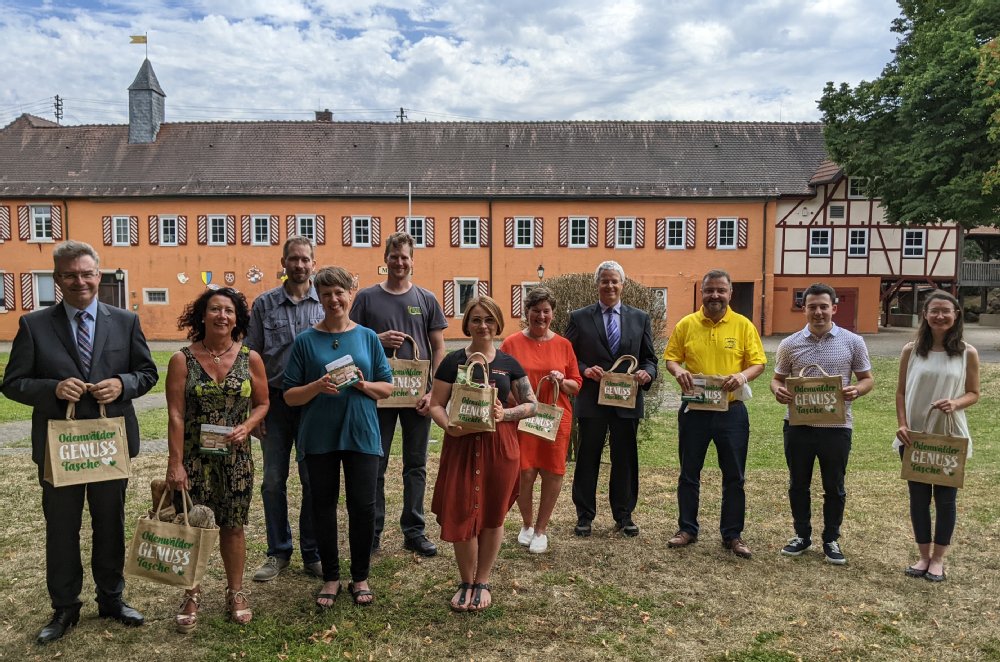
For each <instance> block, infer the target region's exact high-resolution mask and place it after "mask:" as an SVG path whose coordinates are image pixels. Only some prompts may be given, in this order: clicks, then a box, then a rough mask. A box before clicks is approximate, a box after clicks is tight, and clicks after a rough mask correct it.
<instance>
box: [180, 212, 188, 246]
mask: <svg viewBox="0 0 1000 662" xmlns="http://www.w3.org/2000/svg"><path fill="white" fill-rule="evenodd" d="M187 243H188V217H187V216H178V217H177V244H178V245H180V246H187Z"/></svg>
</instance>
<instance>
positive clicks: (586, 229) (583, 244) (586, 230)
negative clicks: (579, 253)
mask: <svg viewBox="0 0 1000 662" xmlns="http://www.w3.org/2000/svg"><path fill="white" fill-rule="evenodd" d="M576 223H581V224H582V225H583V233H582V238H583V241H580V242H575V241H573V236H574V235H573V226H574V225H575V224H576ZM567 246H569V247H570V248H589V247H590V219H589V218H588V217H586V216H570V217H569V237H567Z"/></svg>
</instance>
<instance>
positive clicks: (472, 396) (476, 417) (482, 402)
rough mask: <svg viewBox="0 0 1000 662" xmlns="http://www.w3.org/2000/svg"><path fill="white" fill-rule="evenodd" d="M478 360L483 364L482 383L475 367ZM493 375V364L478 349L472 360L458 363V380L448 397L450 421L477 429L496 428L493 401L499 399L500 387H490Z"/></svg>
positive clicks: (487, 430) (465, 427)
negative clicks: (498, 391)
mask: <svg viewBox="0 0 1000 662" xmlns="http://www.w3.org/2000/svg"><path fill="white" fill-rule="evenodd" d="M476 363H479V364H481V365H482V366H483V381H482V383H479V382H477V381H475V376H474V373H475V371H474V370H473V367H474V364H476ZM489 374H490V364H489V363H488V362H487V361H486V357H485V356H484V355H483V354H481V353H479V352H474V353H473V354H472V355H471V356H470V357H469V360H468V363H466V364H465V365H461V366H458V379H456V380H455V383H454V384H452V385H451V398H450V399H449V400H448V408H447V410H448V423H450V424H451V425H457V426H459V427H461V428H462V429H463V430H473V431H476V432H493V431H494V430H496V421H495V420H493V403H494V402H496V399H497V390H496V388H494V387H492V386H490V384H489Z"/></svg>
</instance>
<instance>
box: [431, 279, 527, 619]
mask: <svg viewBox="0 0 1000 662" xmlns="http://www.w3.org/2000/svg"><path fill="white" fill-rule="evenodd" d="M462 331H463V332H464V333H465V335H467V336H469V337H471V339H472V342H470V343H469V345H468V347H465V348H463V349H459V350H456V351H454V352H452V353H451V354H449V355H448V356H446V357H444V360H442V361H441V365H440V366H438V369H437V372H436V373H435V375H434V387H433V389H432V390H431V418H433V419H434V422H435V423H437V424H438V425H439V426H440V427H441V428H442V429H443V430H444V431H445V437H444V443H443V444H442V445H441V463H440V465H439V467H438V475H437V481H436V482H435V483H434V497H433V499H432V500H431V511H432V512H433V513H434V514H435V515H437V521H438V524H440V525H441V539H442V540H447V541H448V542H451V543H453V544H454V546H455V560H456V561H457V562H458V572H459V575H460V576H461V583H460V584H459V585H458V592H456V593H455V595H454V597H453V598H452V599H451V608H452V609H453V610H455V611H482V610H484V609H486V608H488V607H489V606H490V604H491V603H492V601H493V595H492V593H491V591H490V583H489V582H490V574H491V573H492V572H493V565H494V564H495V563H496V560H497V553H498V552H499V551H500V543H501V542H502V540H503V522H504V520H505V519H506V518H507V511H509V510H510V507H511V506H512V505H514V499H513V494H514V490H515V486H516V485H517V477H518V459H517V456H518V449H517V422H518V421H519V420H521V419H522V418H528V417H530V416H534V414H535V394H534V393H533V392H532V390H531V384H530V383H529V382H528V378H527V376H526V375H525V374H524V371H523V370H522V369H521V366H520V365H518V363H517V361H516V360H515V359H514V358H513V357H511V356H509V355H507V354H506V353H504V352H502V351H500V350H498V349H496V348H495V347H494V346H493V340H494V338H495V337H496V336H497V335H498V334H499V333H500V332H501V331H503V313H501V312H500V307H499V306H498V305H497V303H496V301H494V300H493V299H491V298H489V297H486V296H483V297H476V298H474V299H472V300H471V301H469V303H468V304H467V306H466V309H465V314H464V316H463V317H462ZM475 352H479V353H480V354H483V355H484V356H485V357H486V360H487V362H488V363H489V372H490V374H489V377H488V380H489V382H490V384H491V385H493V386H494V387H495V388H496V389H497V399H496V400H495V401H494V404H493V419H494V420H495V421H496V431H495V432H478V431H475V430H467V429H464V428H462V427H461V426H458V425H451V424H449V423H448V413H447V412H446V410H445V407H446V406H447V404H448V401H449V399H450V398H451V391H452V386H453V385H454V384H455V382H456V381H457V380H458V379H459V376H458V369H459V366H460V365H465V364H467V363H468V357H469V356H470V355H472V354H473V353H475ZM472 370H473V372H474V375H473V377H474V378H475V379H476V380H479V379H481V377H482V374H483V371H482V365H481V364H480V365H473V368H472ZM511 394H512V395H513V397H514V400H515V401H516V402H518V403H520V404H518V405H515V406H513V407H509V408H505V407H504V405H503V404H502V403H506V402H507V398H508V396H509V395H511Z"/></svg>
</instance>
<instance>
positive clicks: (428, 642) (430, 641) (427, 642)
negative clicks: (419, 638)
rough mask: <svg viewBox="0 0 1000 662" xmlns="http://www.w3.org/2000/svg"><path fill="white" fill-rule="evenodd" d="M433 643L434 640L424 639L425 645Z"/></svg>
mask: <svg viewBox="0 0 1000 662" xmlns="http://www.w3.org/2000/svg"><path fill="white" fill-rule="evenodd" d="M432 642H433V639H431V638H430V637H424V643H425V644H430V643H432Z"/></svg>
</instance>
